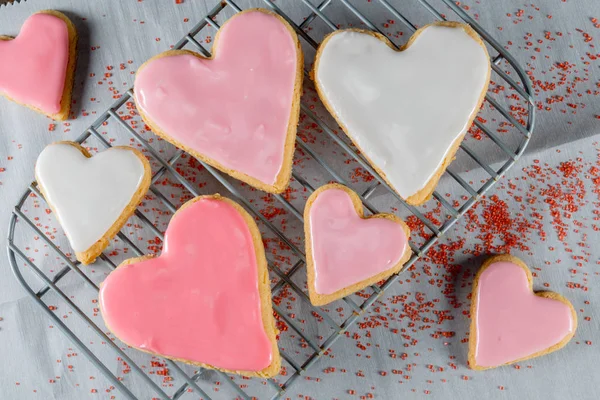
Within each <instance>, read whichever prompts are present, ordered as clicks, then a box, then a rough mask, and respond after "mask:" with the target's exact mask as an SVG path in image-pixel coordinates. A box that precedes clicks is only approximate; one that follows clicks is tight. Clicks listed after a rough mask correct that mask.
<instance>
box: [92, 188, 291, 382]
mask: <svg viewBox="0 0 600 400" xmlns="http://www.w3.org/2000/svg"><path fill="white" fill-rule="evenodd" d="M100 307H101V311H102V316H103V318H104V321H105V322H106V326H107V327H108V328H109V329H110V330H111V331H112V332H113V333H114V334H115V336H117V337H118V338H120V339H121V340H122V341H123V342H125V343H127V344H129V345H130V346H133V347H135V348H138V349H140V350H143V351H146V352H149V353H154V354H159V355H161V356H164V357H167V358H171V359H174V360H179V361H183V362H186V363H190V364H194V365H198V366H202V367H207V368H214V369H218V370H222V371H226V372H232V373H237V374H241V375H246V376H261V377H271V376H274V375H276V374H277V373H278V372H279V367H280V363H281V361H280V357H279V351H278V349H277V342H276V339H275V335H276V329H275V321H274V319H273V310H272V307H271V290H270V286H269V277H268V272H267V262H266V259H265V254H264V247H263V244H262V239H261V236H260V232H259V231H258V228H257V226H256V223H255V222H254V220H253V219H252V217H250V215H249V214H248V213H247V212H246V211H244V209H243V208H242V207H240V206H239V205H238V204H236V203H235V202H233V201H231V200H229V199H225V198H223V197H220V196H219V195H214V196H200V197H196V198H195V199H193V200H190V201H188V202H187V203H186V204H184V205H183V206H182V207H181V209H180V210H179V211H177V213H175V215H174V216H173V218H172V219H171V222H170V223H169V227H168V229H167V232H166V234H165V244H164V248H163V252H162V254H161V255H160V256H159V257H156V258H153V257H148V256H146V257H140V258H133V259H130V260H127V261H125V262H123V263H122V264H121V265H119V267H118V268H117V269H116V270H115V271H113V272H112V273H111V274H110V275H109V276H108V278H106V280H105V281H104V282H103V283H102V286H101V289H100Z"/></svg>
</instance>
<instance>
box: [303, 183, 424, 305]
mask: <svg viewBox="0 0 600 400" xmlns="http://www.w3.org/2000/svg"><path fill="white" fill-rule="evenodd" d="M304 232H305V244H306V260H307V264H308V265H307V273H308V277H307V278H308V293H309V297H310V301H311V303H312V304H314V305H316V306H320V305H324V304H327V303H331V302H332V301H334V300H337V299H340V298H342V297H344V296H347V295H349V294H351V293H354V292H356V291H359V290H361V289H364V288H365V287H367V286H369V285H372V284H374V283H376V282H378V281H380V280H382V279H385V278H387V277H389V276H390V275H392V274H394V273H396V272H398V271H400V269H402V266H403V265H404V263H405V262H406V261H408V259H409V258H410V255H411V253H412V252H411V249H410V246H409V245H408V238H409V237H410V230H409V228H408V226H407V225H406V224H405V223H404V222H403V221H402V220H401V219H400V218H398V217H397V216H395V215H393V214H377V215H373V216H370V217H368V218H365V217H364V216H363V205H362V202H361V200H360V198H359V197H358V195H357V194H356V193H354V192H353V191H352V190H350V189H348V188H347V187H346V186H343V185H340V184H337V183H334V184H329V185H325V186H321V187H320V188H319V189H317V190H315V192H314V193H313V194H312V195H311V196H310V197H309V199H308V201H307V202H306V206H305V209H304Z"/></svg>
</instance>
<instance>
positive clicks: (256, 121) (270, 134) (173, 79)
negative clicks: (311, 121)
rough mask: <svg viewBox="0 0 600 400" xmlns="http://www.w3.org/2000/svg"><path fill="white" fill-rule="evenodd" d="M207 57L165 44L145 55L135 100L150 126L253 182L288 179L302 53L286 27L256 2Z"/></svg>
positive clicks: (268, 186)
mask: <svg viewBox="0 0 600 400" xmlns="http://www.w3.org/2000/svg"><path fill="white" fill-rule="evenodd" d="M213 52H214V55H213V57H212V58H205V57H202V56H201V55H200V54H197V53H194V52H192V51H189V50H170V51H167V52H164V53H162V54H159V55H158V56H156V57H153V58H151V59H150V60H148V61H147V62H145V63H144V64H143V65H142V66H141V67H140V69H139V70H138V72H137V74H136V78H135V90H134V93H135V102H136V106H137V108H138V110H139V112H140V115H141V116H142V118H143V119H144V122H146V124H147V125H148V126H150V128H151V129H152V131H153V132H154V133H156V134H157V135H159V136H161V137H162V138H164V139H165V140H167V141H169V142H170V143H172V144H173V145H175V146H177V147H179V148H181V149H183V150H185V151H186V152H188V153H190V154H191V155H193V156H194V157H196V158H198V159H199V160H202V161H204V162H206V163H207V164H209V165H212V166H213V167H215V168H217V169H219V170H221V171H223V172H225V173H227V174H229V175H231V176H233V177H234V178H236V179H239V180H241V181H243V182H246V183H248V184H250V185H252V186H254V187H256V188H258V189H261V190H264V191H267V192H271V193H281V192H282V191H284V190H285V188H286V187H287V186H288V184H289V180H290V176H291V171H292V159H293V156H294V141H295V138H296V128H297V124H298V117H299V112H300V95H301V94H302V68H303V56H302V51H301V49H300V43H299V41H298V37H297V36H296V33H295V32H294V30H293V28H292V27H291V26H290V25H289V24H288V23H287V22H286V21H285V20H284V19H283V18H281V17H280V16H279V15H277V14H275V13H272V12H270V11H267V10H262V9H251V10H246V11H243V12H240V13H238V14H236V15H235V16H233V17H232V18H230V19H229V20H228V21H227V22H226V23H225V24H223V26H222V27H221V29H219V31H218V32H217V35H216V37H215V43H214V45H213Z"/></svg>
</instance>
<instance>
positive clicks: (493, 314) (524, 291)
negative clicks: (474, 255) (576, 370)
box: [469, 254, 577, 370]
mask: <svg viewBox="0 0 600 400" xmlns="http://www.w3.org/2000/svg"><path fill="white" fill-rule="evenodd" d="M576 329H577V314H576V313H575V309H574V308H573V306H572V305H571V303H570V302H569V300H567V299H566V298H564V297H563V296H561V295H560V294H558V293H554V292H537V293H534V292H533V291H532V276H531V272H530V271H529V268H527V265H525V263H523V261H521V260H519V259H518V258H516V257H513V256H510V255H507V254H505V255H499V256H495V257H492V258H490V259H488V260H486V261H485V263H484V264H483V265H482V267H481V269H480V270H479V272H478V273H477V276H476V277H475V282H474V285H473V294H472V297H471V333H470V338H469V366H470V367H471V368H473V369H476V370H483V369H489V368H495V367H499V366H502V365H507V364H512V363H515V362H518V361H523V360H526V359H529V358H533V357H539V356H541V355H544V354H548V353H551V352H553V351H556V350H558V349H560V348H561V347H563V346H564V345H566V344H567V342H568V341H569V340H571V338H572V337H573V335H574V334H575V330H576Z"/></svg>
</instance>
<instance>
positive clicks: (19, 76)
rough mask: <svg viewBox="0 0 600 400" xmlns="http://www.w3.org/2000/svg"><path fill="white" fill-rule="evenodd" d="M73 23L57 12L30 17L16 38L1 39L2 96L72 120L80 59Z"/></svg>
mask: <svg viewBox="0 0 600 400" xmlns="http://www.w3.org/2000/svg"><path fill="white" fill-rule="evenodd" d="M76 47H77V32H76V30H75V26H74V25H73V23H72V22H71V21H70V20H69V19H68V18H67V17H66V16H65V15H63V14H61V13H59V12H58V11H54V10H45V11H40V12H38V13H36V14H33V15H32V16H31V17H29V18H28V19H27V20H26V21H25V23H24V24H23V26H22V27H21V32H20V33H19V35H18V36H17V37H16V38H14V39H13V38H11V37H9V36H0V93H1V94H3V95H4V96H6V97H7V98H9V99H10V100H13V101H15V102H17V103H20V104H23V105H26V106H28V107H30V108H32V109H33V110H35V111H38V112H40V113H42V114H46V115H47V116H49V117H50V118H52V119H55V120H59V121H63V120H66V119H67V118H68V117H69V110H70V109H71V91H72V88H73V77H74V73H75V61H76V58H77V53H76Z"/></svg>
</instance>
